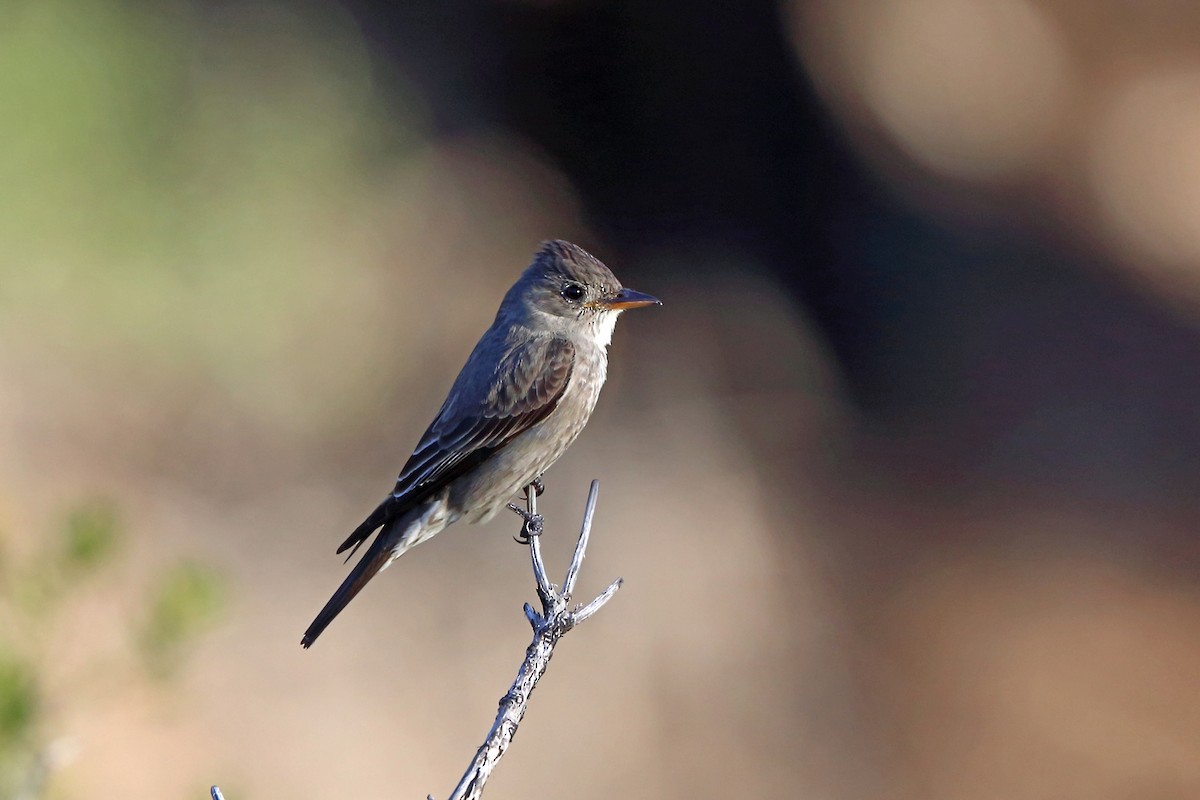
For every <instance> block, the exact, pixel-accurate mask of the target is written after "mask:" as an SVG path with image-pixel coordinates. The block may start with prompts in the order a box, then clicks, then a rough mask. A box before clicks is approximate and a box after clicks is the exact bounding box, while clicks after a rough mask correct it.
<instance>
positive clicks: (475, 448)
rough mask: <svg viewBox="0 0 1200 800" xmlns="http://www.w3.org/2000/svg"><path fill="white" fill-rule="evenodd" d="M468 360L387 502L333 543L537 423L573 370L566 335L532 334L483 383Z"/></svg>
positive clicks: (378, 521) (369, 529) (356, 535)
mask: <svg viewBox="0 0 1200 800" xmlns="http://www.w3.org/2000/svg"><path fill="white" fill-rule="evenodd" d="M475 360H476V359H475V358H474V357H473V358H472V359H471V360H470V361H468V362H467V366H466V367H464V368H463V372H462V374H460V375H459V378H458V380H457V381H456V382H455V385H454V388H453V389H452V390H451V392H450V397H449V398H448V399H447V400H446V403H445V404H444V405H443V406H442V409H441V411H440V412H438V416H437V417H436V418H435V419H434V421H433V423H432V424H431V425H430V426H429V428H428V429H427V430H426V431H425V434H424V435H423V436H422V437H421V440H420V441H419V442H418V443H417V446H416V448H415V449H414V451H413V454H412V456H411V457H409V459H408V462H407V463H406V464H405V465H404V469H403V470H401V472H400V477H399V479H398V480H397V481H396V487H395V489H394V490H393V491H392V494H391V496H390V497H388V499H386V500H384V502H383V503H382V504H381V505H380V506H379V508H377V509H376V510H375V511H374V512H372V514H371V515H370V516H369V517H367V519H366V520H364V522H363V524H362V525H359V526H358V528H356V529H355V531H354V532H353V533H352V534H350V537H349V538H348V539H346V541H345V542H343V543H342V546H341V547H339V548H338V552H339V553H341V552H343V551H344V550H346V549H347V548H350V547H355V548H357V547H358V545H360V544H362V542H363V541H365V540H366V539H367V538H368V537H369V536H370V535H371V534H372V533H373V532H374V531H375V530H376V529H377V528H378V527H380V526H381V525H382V524H383V523H384V522H386V521H387V520H389V519H391V518H393V517H395V516H396V515H397V514H400V513H403V511H405V510H407V509H408V508H411V507H412V506H413V505H414V504H415V503H417V502H420V501H421V500H423V499H424V498H425V497H428V496H429V495H431V494H433V493H434V492H437V491H439V490H440V489H441V488H442V487H444V486H445V485H446V484H448V483H450V482H451V481H453V480H454V479H455V478H457V477H459V476H460V475H463V474H465V473H466V472H467V471H469V470H470V469H471V468H473V467H474V466H476V465H477V464H479V463H481V462H482V461H483V460H485V459H486V458H487V457H488V456H489V455H491V454H492V453H494V452H496V451H498V450H500V449H501V448H503V447H504V446H505V445H507V444H508V443H509V442H511V441H512V440H513V439H515V438H516V437H518V436H520V435H521V434H522V433H524V432H525V431H527V430H529V429H530V428H532V427H533V426H534V425H537V424H538V423H539V422H541V421H542V420H544V419H545V418H546V417H547V416H548V415H549V414H550V412H552V411H553V410H554V409H555V408H556V407H557V406H558V402H559V400H561V399H562V396H563V393H564V392H565V391H566V389H567V385H568V384H569V383H570V380H571V373H572V371H573V370H574V367H575V346H574V345H572V344H571V343H570V342H569V341H568V340H566V339H562V338H558V337H553V338H549V337H547V338H537V339H532V340H530V341H529V342H526V343H525V344H523V345H521V346H519V347H516V348H514V349H512V350H511V351H509V352H508V353H507V354H505V355H504V356H503V358H501V359H500V363H499V365H498V367H497V368H496V369H495V371H494V374H493V375H492V377H491V379H490V380H483V381H480V380H473V378H475V372H476V371H477V370H473V369H472V367H473V366H474V365H473V363H472V362H474V361H475Z"/></svg>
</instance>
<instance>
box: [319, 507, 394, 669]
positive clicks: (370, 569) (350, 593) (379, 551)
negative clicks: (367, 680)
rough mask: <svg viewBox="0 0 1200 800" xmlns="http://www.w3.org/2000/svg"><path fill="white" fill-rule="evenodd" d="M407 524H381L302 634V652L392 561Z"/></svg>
mask: <svg viewBox="0 0 1200 800" xmlns="http://www.w3.org/2000/svg"><path fill="white" fill-rule="evenodd" d="M410 522H411V520H410V519H407V518H404V517H401V518H400V519H395V520H391V521H389V522H387V523H385V524H384V527H383V530H381V531H380V532H379V535H378V536H376V537H375V541H374V542H372V543H371V546H370V548H368V550H367V552H366V555H364V556H363V557H362V558H361V559H359V562H358V563H357V564H355V565H354V569H352V570H350V574H349V575H347V576H346V580H344V581H342V585H341V586H339V587H338V589H337V591H336V592H334V593H333V597H331V598H329V602H328V603H326V604H325V607H324V608H322V609H321V611H320V613H319V614H317V618H316V619H314V620H313V621H312V624H311V625H309V626H308V630H306V631H305V632H304V638H302V639H301V640H300V644H301V645H302V646H303V647H304V648H305V649H307V648H309V647H311V646H312V643H313V642H315V641H316V640H317V637H318V636H320V635H321V632H322V631H324V630H325V629H326V628H327V627H329V623H331V622H333V618H334V617H336V616H337V615H338V614H340V613H341V611H342V609H343V608H345V607H346V605H347V604H348V603H349V602H350V601H351V600H353V599H354V597H355V595H357V594H358V593H359V592H361V591H362V588H363V587H364V586H366V585H367V583H368V582H369V581H370V580H371V578H374V577H375V576H376V575H378V574H379V571H380V570H381V569H383V568H384V567H386V566H387V565H388V562H389V561H390V560H391V559H392V558H393V557H394V552H395V549H396V547H397V545H400V544H401V543H402V542H403V536H404V535H405V533H406V532H407V531H406V528H407V527H408V525H409V523H410Z"/></svg>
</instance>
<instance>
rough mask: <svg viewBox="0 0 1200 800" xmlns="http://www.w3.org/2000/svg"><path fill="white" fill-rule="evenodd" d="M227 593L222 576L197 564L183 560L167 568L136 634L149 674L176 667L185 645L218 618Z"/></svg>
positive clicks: (159, 674) (167, 672) (163, 674)
mask: <svg viewBox="0 0 1200 800" xmlns="http://www.w3.org/2000/svg"><path fill="white" fill-rule="evenodd" d="M226 594H227V592H226V586H225V581H224V579H223V578H222V577H221V576H220V575H219V574H217V573H216V572H215V571H214V570H212V569H210V568H208V567H205V566H202V565H200V564H194V563H183V564H179V565H177V566H176V567H174V568H172V569H171V570H170V571H168V572H167V574H166V576H165V577H164V578H163V579H162V580H161V581H160V582H159V585H158V588H157V590H156V591H155V593H154V596H153V598H152V600H151V605H150V615H149V618H148V619H147V621H146V624H145V626H144V627H143V628H142V631H141V634H140V636H139V637H138V641H139V644H140V650H141V653H142V656H143V658H144V659H145V663H146V666H147V668H148V669H149V670H150V673H151V674H152V675H154V676H156V677H167V676H170V675H171V674H173V673H174V672H175V670H177V669H178V667H179V665H180V663H181V662H182V659H183V656H184V655H185V654H186V652H187V646H188V645H189V644H190V643H191V642H193V641H194V640H195V638H196V636H197V635H199V634H201V633H203V632H204V631H205V630H207V629H209V628H210V627H212V625H213V624H214V623H215V622H216V621H217V619H218V618H219V616H220V613H221V611H222V610H223V609H224V607H225V598H226Z"/></svg>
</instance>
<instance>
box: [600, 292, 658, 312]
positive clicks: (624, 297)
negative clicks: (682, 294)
mask: <svg viewBox="0 0 1200 800" xmlns="http://www.w3.org/2000/svg"><path fill="white" fill-rule="evenodd" d="M601 305H603V306H604V307H605V308H607V309H609V310H610V311H624V310H625V309H627V308H641V307H642V306H661V305H662V300H659V299H658V298H657V297H654V296H653V295H649V294H646V293H644V292H635V291H634V290H633V289H622V290H621V291H619V292H617V293H616V294H615V295H613V296H612V297H610V298H609V299H607V300H602V301H601Z"/></svg>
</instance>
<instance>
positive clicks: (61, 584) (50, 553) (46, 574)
mask: <svg viewBox="0 0 1200 800" xmlns="http://www.w3.org/2000/svg"><path fill="white" fill-rule="evenodd" d="M120 540H121V533H120V526H119V520H118V517H117V510H116V505H115V504H114V503H113V502H112V501H111V500H107V499H94V500H88V501H85V502H83V503H80V504H79V505H78V506H76V507H75V508H74V509H73V510H72V511H71V512H70V513H69V514H68V515H67V519H66V522H65V523H64V524H63V527H62V528H61V529H60V531H59V535H58V538H57V540H56V541H55V542H54V545H53V546H52V547H48V548H46V549H45V550H43V551H42V552H40V553H38V554H37V555H36V556H35V557H34V558H33V560H32V562H31V563H30V564H29V565H28V567H26V568H25V569H23V570H18V571H17V574H15V575H11V576H9V580H8V581H7V582H8V583H9V584H10V586H11V589H10V592H9V594H10V597H9V598H8V599H9V600H10V601H11V602H13V604H14V605H15V606H16V607H18V608H19V609H20V610H21V611H22V612H24V613H25V614H27V615H29V616H31V617H39V616H41V615H43V614H46V613H48V612H50V611H53V610H54V609H55V607H56V606H57V605H58V604H59V603H60V602H61V601H62V600H63V599H64V598H65V597H66V596H67V595H69V594H70V592H71V591H72V589H73V588H75V587H76V582H77V581H79V580H81V579H82V578H84V577H86V576H87V575H89V574H91V573H93V572H96V571H97V570H98V569H99V568H101V567H102V566H104V565H105V564H106V563H108V562H109V561H110V560H111V559H112V557H113V555H114V554H115V553H116V551H117V548H118V547H119V545H120Z"/></svg>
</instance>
